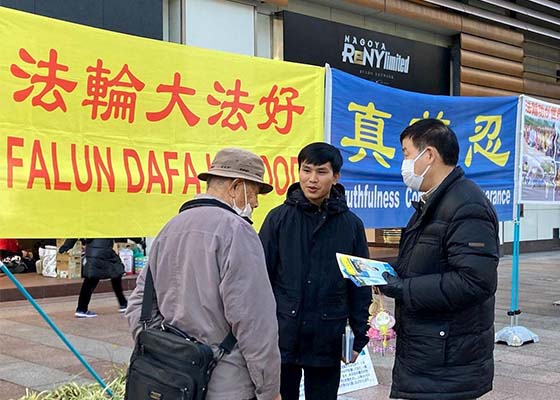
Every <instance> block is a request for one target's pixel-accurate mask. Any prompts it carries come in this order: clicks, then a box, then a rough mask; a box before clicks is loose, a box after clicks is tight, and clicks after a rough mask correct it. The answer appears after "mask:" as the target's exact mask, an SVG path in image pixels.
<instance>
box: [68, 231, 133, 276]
mask: <svg viewBox="0 0 560 400" xmlns="http://www.w3.org/2000/svg"><path fill="white" fill-rule="evenodd" d="M77 240H78V239H67V240H66V241H65V242H64V244H63V245H62V246H61V247H60V249H59V250H58V251H59V253H64V252H66V251H68V250H70V249H71V248H72V247H74V244H75V243H76V241H77ZM83 241H84V242H85V245H86V254H85V263H84V264H83V268H82V275H83V276H84V278H91V279H113V278H118V277H119V276H122V274H123V273H124V265H123V263H122V261H121V259H120V257H119V256H118V255H117V253H115V251H114V250H113V244H114V240H113V239H83Z"/></svg>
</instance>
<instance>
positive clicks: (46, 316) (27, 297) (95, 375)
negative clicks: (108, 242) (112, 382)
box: [0, 262, 113, 397]
mask: <svg viewBox="0 0 560 400" xmlns="http://www.w3.org/2000/svg"><path fill="white" fill-rule="evenodd" d="M0 269H1V270H2V271H3V272H4V273H5V274H6V276H7V277H8V278H10V280H11V281H12V282H13V283H14V285H16V287H17V288H18V290H19V291H20V292H21V293H22V294H23V295H24V296H25V298H26V299H27V300H29V302H30V303H31V305H32V306H33V307H35V310H37V312H38V313H39V314H40V315H41V317H43V319H44V320H45V321H47V324H49V325H50V327H51V328H52V329H53V330H54V331H55V333H56V334H57V335H58V337H59V338H60V340H62V342H64V344H65V345H66V346H67V347H68V348H69V349H70V351H71V352H72V353H74V355H75V356H76V357H77V358H78V360H80V362H81V363H82V365H83V366H84V367H86V369H87V370H88V372H89V373H90V374H91V376H93V377H94V378H95V380H96V381H97V382H98V383H99V384H100V385H101V387H102V388H103V390H104V391H105V392H106V393H107V394H108V395H109V396H111V397H113V391H112V390H111V389H110V388H109V387H108V386H107V384H106V383H105V382H104V381H103V379H101V377H100V376H99V375H98V374H97V372H95V370H94V369H93V368H92V367H91V365H89V364H88V362H87V361H86V360H85V359H84V357H82V355H81V354H80V353H78V350H76V348H75V347H74V346H73V345H72V343H70V342H69V341H68V339H67V338H66V336H64V334H63V333H62V331H61V330H60V329H58V327H57V326H56V325H55V323H54V322H53V321H52V320H51V319H50V318H49V316H48V315H47V314H46V313H45V312H44V311H43V309H42V308H41V306H39V304H37V302H36V301H35V299H34V298H33V297H31V295H30V294H29V292H28V291H27V290H26V289H25V288H24V287H23V286H22V284H21V283H20V282H19V281H18V280H17V279H16V277H15V276H14V275H13V274H12V273H11V272H10V270H9V269H8V268H7V267H6V266H5V265H4V263H2V262H0Z"/></svg>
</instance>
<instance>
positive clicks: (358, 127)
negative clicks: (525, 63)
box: [326, 69, 518, 228]
mask: <svg viewBox="0 0 560 400" xmlns="http://www.w3.org/2000/svg"><path fill="white" fill-rule="evenodd" d="M331 76H332V80H331V82H330V86H331V87H328V88H327V96H328V95H329V94H330V91H331V90H332V96H331V98H327V114H328V115H327V116H326V117H327V121H326V122H327V124H326V125H327V129H326V130H327V136H328V138H327V140H329V141H330V143H331V144H333V145H334V146H336V147H337V148H339V149H340V150H341V152H342V156H343V158H344V165H343V168H342V173H341V183H342V184H343V185H344V187H345V188H346V198H347V200H348V205H349V206H350V208H351V209H352V210H353V211H354V212H355V213H356V214H358V216H359V217H360V218H361V219H362V220H363V221H364V225H365V226H366V227H367V228H388V227H400V226H406V224H407V222H408V219H409V218H410V216H411V215H412V212H413V210H414V209H413V207H412V203H411V202H412V201H413V200H414V201H417V200H418V199H419V193H418V192H414V191H411V190H410V189H408V188H406V186H405V185H404V183H403V182H402V178H401V163H402V160H403V155H402V151H401V144H400V140H399V137H400V134H401V132H402V131H403V130H404V129H405V128H406V127H407V126H409V125H411V124H413V123H414V122H416V121H417V120H418V119H422V118H437V119H440V120H442V121H443V122H444V123H445V124H448V125H449V126H450V127H451V129H453V131H454V132H455V133H456V134H457V137H458V139H459V148H460V154H459V165H460V166H461V167H462V168H463V169H464V170H465V173H466V175H467V177H469V178H471V179H473V180H474V181H475V182H476V183H477V184H478V185H480V187H481V188H482V190H483V191H484V192H485V193H486V195H487V196H488V198H489V199H490V201H491V202H492V204H494V206H495V207H496V211H497V212H498V217H499V219H500V220H501V221H509V220H512V217H513V209H514V204H515V201H516V198H515V190H514V186H515V159H516V157H515V151H516V149H515V143H516V126H517V105H518V98H517V97H452V96H433V95H426V94H420V93H413V92H407V91H404V90H400V89H394V88H390V87H387V86H383V85H379V84H376V83H373V82H369V81H366V80H364V79H361V78H357V77H354V76H352V75H349V74H347V73H344V72H342V71H339V70H336V69H331ZM423 79H430V77H428V76H427V77H423ZM327 85H329V82H327ZM329 103H330V107H329ZM329 111H330V113H329Z"/></svg>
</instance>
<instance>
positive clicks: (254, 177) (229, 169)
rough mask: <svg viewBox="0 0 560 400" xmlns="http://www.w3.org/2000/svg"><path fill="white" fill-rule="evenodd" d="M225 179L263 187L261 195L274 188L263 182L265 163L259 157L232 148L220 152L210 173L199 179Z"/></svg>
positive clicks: (202, 175)
mask: <svg viewBox="0 0 560 400" xmlns="http://www.w3.org/2000/svg"><path fill="white" fill-rule="evenodd" d="M211 175H213V176H221V177H224V178H234V179H235V178H241V179H247V180H248V181H252V182H256V183H259V184H260V185H261V188H260V191H259V193H260V194H264V193H269V192H271V191H272V189H273V188H272V186H271V185H269V184H268V183H265V182H264V181H263V176H264V163H263V161H262V160H261V158H260V157H259V156H257V155H256V154H253V153H251V152H250V151H247V150H243V149H238V148H235V147H230V148H226V149H222V150H220V151H219V152H218V153H217V154H216V156H215V157H214V160H213V161H212V165H210V169H209V170H208V172H202V173H200V174H198V179H200V180H202V181H205V180H207V179H208V177H209V176H211Z"/></svg>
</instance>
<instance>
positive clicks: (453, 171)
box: [379, 119, 499, 400]
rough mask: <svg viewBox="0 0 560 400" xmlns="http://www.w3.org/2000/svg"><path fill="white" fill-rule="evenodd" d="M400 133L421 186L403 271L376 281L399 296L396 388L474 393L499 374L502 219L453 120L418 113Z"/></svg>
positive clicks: (404, 392) (416, 186)
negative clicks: (472, 169)
mask: <svg viewBox="0 0 560 400" xmlns="http://www.w3.org/2000/svg"><path fill="white" fill-rule="evenodd" d="M400 139H401V144H402V149H403V152H404V158H405V159H404V161H403V165H402V176H403V180H404V183H405V184H406V185H407V186H408V187H409V188H411V189H413V190H418V191H421V192H424V193H423V194H422V196H421V199H420V202H419V203H417V204H415V208H416V212H415V214H414V215H413V216H412V218H411V220H410V222H409V223H408V226H407V227H406V229H405V230H404V232H403V235H402V237H401V242H400V246H399V258H398V261H397V264H396V265H395V270H396V271H397V273H398V276H399V277H398V278H393V277H391V276H386V279H387V280H388V285H386V286H380V287H379V289H380V290H381V291H382V292H383V293H385V294H386V295H388V296H390V297H393V298H394V299H395V316H396V320H397V325H396V331H397V351H396V357H395V365H394V367H393V385H392V388H391V398H403V399H430V400H433V399H438V400H465V399H474V398H477V397H480V396H482V395H483V394H484V393H486V392H488V391H490V390H492V380H493V377H494V358H493V350H494V293H495V292H496V286H497V266H498V260H499V255H498V250H499V240H498V219H497V217H496V212H495V211H494V207H493V206H492V204H491V203H490V202H489V201H488V199H487V198H486V196H485V195H484V193H483V192H482V190H480V188H479V187H478V186H477V185H476V184H475V183H474V182H472V181H471V180H469V179H466V178H465V176H464V172H463V170H462V169H461V167H458V166H456V165H457V161H458V157H459V145H458V143H457V137H456V136H455V133H454V132H453V131H452V130H451V129H450V128H449V127H447V126H446V125H444V124H443V123H442V122H441V121H439V120H436V119H425V120H420V121H418V122H416V123H415V124H413V125H411V126H409V127H407V128H406V129H405V130H404V131H403V132H402V134H401V137H400ZM384 275H385V274H384Z"/></svg>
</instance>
